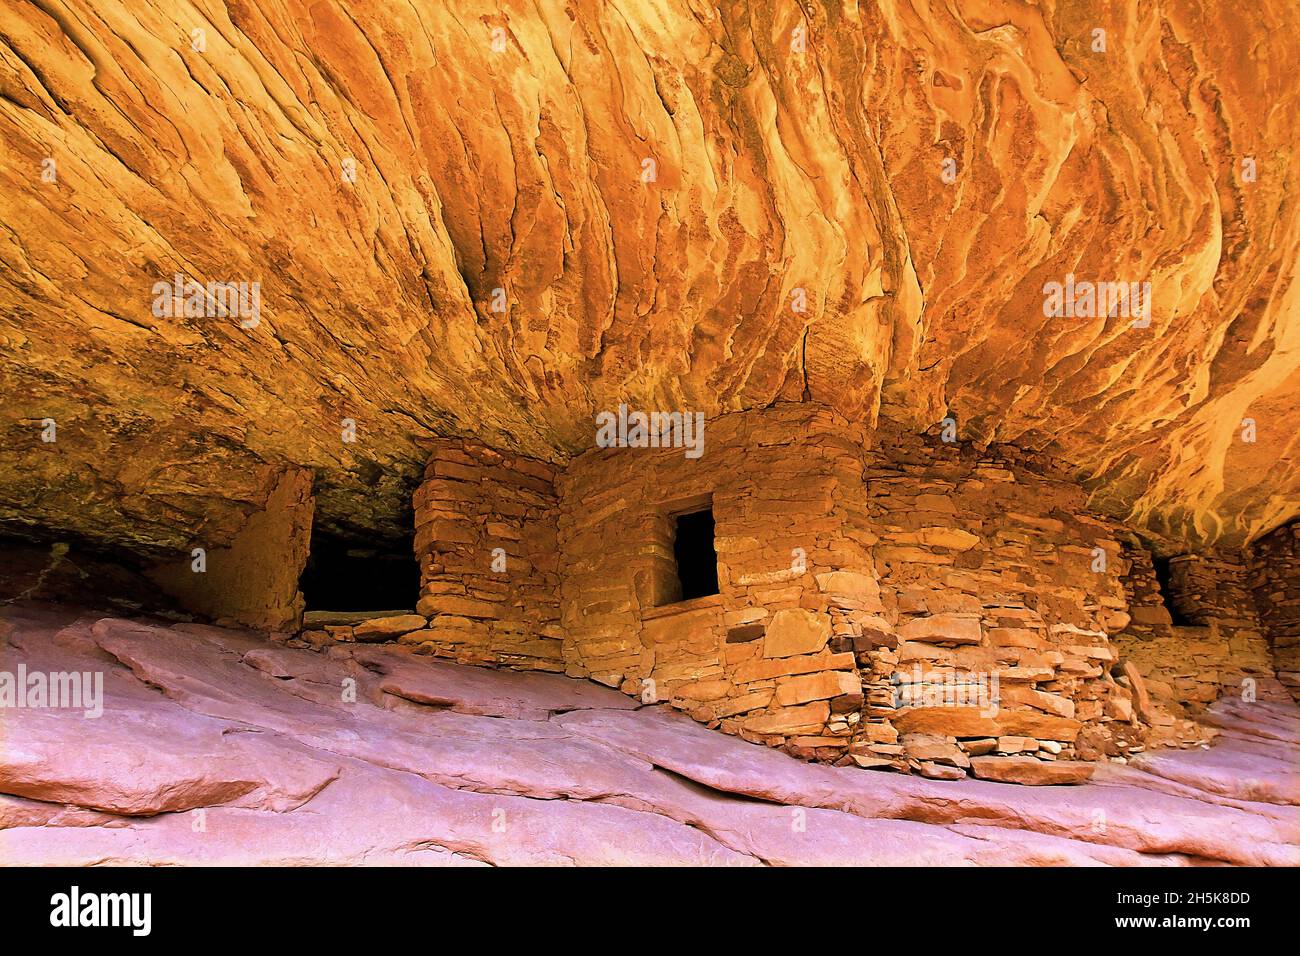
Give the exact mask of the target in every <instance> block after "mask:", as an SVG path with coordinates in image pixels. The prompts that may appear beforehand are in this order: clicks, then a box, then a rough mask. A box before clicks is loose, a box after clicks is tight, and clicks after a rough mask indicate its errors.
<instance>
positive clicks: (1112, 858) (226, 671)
mask: <svg viewBox="0 0 1300 956" xmlns="http://www.w3.org/2000/svg"><path fill="white" fill-rule="evenodd" d="M19 664H22V665H24V666H26V667H28V668H31V669H43V670H45V671H68V670H76V671H90V672H95V673H101V674H102V675H103V683H104V716H103V717H101V718H99V719H98V720H96V719H92V718H88V717H86V716H85V714H84V713H82V712H79V711H73V710H70V709H65V710H51V709H43V710H42V709H30V710H22V709H14V708H6V709H5V710H3V711H0V862H5V863H12V864H19V863H31V864H34V863H47V864H65V865H86V864H109V863H123V864H150V865H158V864H162V865H183V864H213V865H249V864H284V865H306V864H314V863H355V864H400V865H436V866H477V865H484V864H492V865H557V864H591V865H692V866H754V865H764V864H766V865H801V864H802V865H831V866H883V865H944V866H983V865H1036V866H1043V865H1072V866H1079V865H1113V866H1132V865H1153V866H1156V865H1158V866H1181V865H1187V864H1191V863H1196V864H1203V863H1235V864H1245V865H1290V866H1295V865H1300V849H1297V847H1300V810H1298V809H1297V807H1296V806H1295V803H1294V797H1295V794H1294V787H1293V785H1294V779H1293V777H1294V768H1295V767H1296V766H1297V763H1296V759H1297V756H1298V755H1300V747H1297V746H1296V744H1295V743H1294V742H1293V733H1292V732H1293V729H1294V727H1295V726H1296V723H1295V721H1296V713H1295V711H1294V709H1293V708H1292V709H1287V708H1282V707H1281V706H1280V705H1269V706H1268V709H1260V710H1257V711H1256V710H1252V709H1250V708H1249V707H1248V706H1242V705H1239V704H1227V705H1225V706H1224V707H1222V708H1219V710H1218V711H1217V712H1216V713H1217V719H1220V720H1222V721H1223V722H1225V723H1231V724H1232V729H1231V731H1225V738H1224V744H1223V749H1219V748H1217V747H1216V748H1212V749H1211V750H1208V751H1200V750H1196V751H1164V752H1159V753H1153V754H1151V755H1150V756H1149V757H1148V758H1145V759H1144V760H1143V761H1142V762H1141V763H1143V764H1146V765H1147V766H1145V767H1135V766H1126V767H1118V766H1115V767H1112V766H1108V765H1102V766H1101V767H1100V768H1098V769H1099V770H1100V771H1105V772H1104V773H1098V774H1097V775H1096V776H1097V781H1098V782H1086V783H1080V784H1078V785H1076V786H1070V787H1056V786H1044V787H1033V788H1025V787H1017V786H1008V785H1006V784H1004V783H997V782H990V781H986V780H975V779H965V780H957V781H946V780H928V779H924V778H922V777H920V776H905V775H899V774H887V773H876V772H871V771H866V770H859V769H854V768H834V767H829V766H825V765H815V764H808V763H804V762H802V761H799V760H796V759H794V758H792V757H789V756H787V755H785V754H783V753H781V752H779V751H775V750H771V749H768V748H764V747H761V746H758V745H754V744H748V743H746V742H744V741H743V740H740V739H738V738H735V737H730V736H726V735H724V734H721V733H718V732H716V731H710V730H708V729H707V728H704V727H702V726H700V725H699V724H697V723H695V722H694V721H692V720H690V719H689V718H687V717H685V716H683V715H681V714H678V713H676V712H673V711H670V710H668V709H667V708H665V707H662V706H654V707H644V706H641V705H640V703H639V702H638V701H636V700H634V699H631V698H628V697H626V696H624V695H622V694H619V693H618V692H616V691H613V690H610V689H608V688H605V687H601V686H599V685H596V684H593V683H590V682H585V681H575V680H571V679H569V678H565V677H560V676H557V675H547V674H527V673H517V672H512V671H508V670H497V669H489V668H476V667H468V666H462V665H456V664H449V663H446V662H443V661H437V660H431V659H429V658H427V657H422V656H418V655H414V654H412V653H410V652H409V651H406V650H405V649H402V648H399V647H394V646H388V645H385V646H374V645H371V646H361V645H355V646H354V645H349V646H347V647H336V648H333V649H331V651H330V652H328V653H326V654H318V653H314V652H311V651H307V650H301V649H295V648H290V647H285V646H283V645H276V644H270V643H267V642H266V641H265V640H263V639H262V638H261V637H260V636H259V635H257V634H254V633H251V632H245V631H238V630H226V629H222V628H215V627H210V626H205V625H195V624H179V625H177V624H168V623H165V622H161V621H131V620H124V619H120V618H102V617H100V616H98V615H84V614H83V615H78V614H76V613H73V612H68V611H64V610H59V609H33V608H21V609H20V608H12V607H11V608H7V609H3V610H0V670H6V671H12V670H14V669H15V668H16V667H17V666H18V665H19ZM1229 733H1230V734H1232V735H1235V736H1231V737H1229V736H1227V735H1228V734H1229ZM981 759H984V758H974V760H973V761H972V763H975V762H976V761H979V760H981ZM1025 759H1034V758H1025ZM1036 762H1037V763H1040V764H1043V765H1048V764H1047V762H1045V761H1036ZM1062 765H1065V764H1064V762H1062ZM1076 766H1077V765H1076ZM1083 766H1084V767H1086V768H1087V769H1089V770H1091V769H1092V765H1083ZM1049 772H1051V771H1049ZM1069 772H1071V773H1073V772H1076V771H1073V770H1071V771H1069ZM200 811H202V813H203V814H204V818H203V819H204V826H203V827H202V828H196V827H195V821H196V816H195V815H196V814H197V813H199V812H200Z"/></svg>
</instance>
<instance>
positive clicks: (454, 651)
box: [400, 440, 564, 671]
mask: <svg viewBox="0 0 1300 956" xmlns="http://www.w3.org/2000/svg"><path fill="white" fill-rule="evenodd" d="M554 483H555V472H554V469H553V468H552V467H551V466H550V465H548V464H546V463H545V462H541V461H537V460H534V459H531V458H523V457H519V456H510V455H503V454H501V453H500V452H497V451H494V450H493V449H491V448H488V447H486V446H484V445H482V444H479V443H477V442H473V441H462V440H447V441H442V442H439V443H438V445H437V447H436V448H435V449H434V451H433V454H432V456H431V457H430V459H429V462H428V465H427V466H426V467H425V472H424V481H423V482H422V483H421V485H420V487H419V488H418V489H417V491H416V493H415V497H414V504H415V552H416V555H417V556H418V557H419V559H420V600H419V603H418V604H417V605H416V612H417V613H418V614H419V615H422V616H424V617H426V618H428V626H427V627H425V628H421V629H419V630H416V631H412V632H409V633H406V634H404V635H402V637H401V638H400V640H401V642H402V643H405V644H410V645H414V646H416V647H418V648H420V649H421V650H422V651H424V652H426V653H432V654H434V655H436V656H439V657H449V658H452V659H454V660H457V661H460V662H462V663H472V664H485V663H496V664H505V665H508V666H512V667H520V668H526V669H530V670H546V671H560V670H563V669H564V665H563V662H562V655H561V640H560V630H559V627H558V618H559V590H560V580H559V573H558V548H557V545H556V518H557V506H556V499H555V484H554Z"/></svg>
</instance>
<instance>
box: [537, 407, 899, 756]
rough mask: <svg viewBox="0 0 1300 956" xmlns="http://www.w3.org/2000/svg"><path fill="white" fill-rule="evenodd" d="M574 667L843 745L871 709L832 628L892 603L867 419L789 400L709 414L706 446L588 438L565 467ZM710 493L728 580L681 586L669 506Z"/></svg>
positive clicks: (798, 736) (642, 692) (807, 739)
mask: <svg viewBox="0 0 1300 956" xmlns="http://www.w3.org/2000/svg"><path fill="white" fill-rule="evenodd" d="M559 488H560V500H561V515H560V545H561V548H562V551H563V567H564V569H565V573H564V575H563V585H562V588H563V590H562V597H563V600H562V607H563V613H562V624H563V628H564V633H565V662H566V665H567V672H568V673H569V674H570V675H573V676H578V677H590V678H592V679H594V680H597V681H600V682H602V683H605V684H608V685H610V686H614V687H620V688H622V689H623V690H624V691H626V692H627V693H629V694H633V695H637V696H640V697H641V698H642V699H643V700H646V701H659V700H662V701H668V702H669V703H670V704H671V705H672V706H674V707H677V708H679V709H681V710H684V711H686V712H687V713H689V714H690V715H691V716H693V717H695V718H696V719H697V720H701V721H703V722H705V723H707V724H709V725H710V726H713V727H719V728H721V729H722V730H724V731H727V732H730V733H736V734H739V735H741V736H743V737H745V738H747V739H750V740H755V741H762V742H764V743H769V744H783V745H785V746H786V747H787V749H789V750H791V751H793V752H795V753H798V754H801V755H804V756H810V757H821V758H824V759H829V758H833V757H836V756H842V755H843V754H844V753H845V751H846V748H847V745H848V741H849V739H850V737H851V734H852V731H853V725H854V724H855V723H856V722H857V720H858V719H860V717H859V711H860V709H861V706H862V695H861V685H860V681H859V679H858V676H857V673H856V671H855V666H854V665H855V662H854V658H853V654H852V653H848V652H839V653H837V652H836V651H834V650H833V649H832V648H831V646H830V643H831V635H832V632H833V631H835V632H837V633H838V632H841V631H843V630H844V629H845V628H846V627H847V622H850V621H869V620H871V619H873V617H874V615H876V614H877V613H878V612H879V611H880V610H881V606H880V602H879V596H878V593H877V588H876V581H875V575H874V571H873V568H872V564H871V558H870V553H869V547H868V545H869V540H870V539H869V536H867V535H865V534H864V533H862V532H858V531H853V530H851V529H849V528H848V527H847V526H848V524H849V515H850V514H851V512H852V511H853V509H854V508H855V507H859V508H860V502H861V499H862V462H861V437H860V433H858V432H856V431H855V429H854V428H853V427H852V426H850V425H849V424H848V423H847V422H846V421H844V420H843V419H841V418H840V417H839V416H838V415H835V414H834V413H832V412H830V411H829V410H826V409H822V408H819V407H817V406H807V405H785V406H777V407H776V408H774V409H771V410H767V411H764V412H761V413H744V414H735V415H728V416H723V417H721V418H719V419H715V420H714V421H711V422H709V424H708V428H707V430H706V434H705V451H704V454H703V456H702V457H700V458H698V459H688V458H686V457H685V456H684V454H683V452H682V450H680V449H637V448H615V449H606V450H598V451H593V452H589V453H587V454H585V455H583V456H581V457H580V458H578V459H577V460H575V461H574V462H573V463H571V465H570V467H569V468H567V469H566V470H565V471H564V472H563V474H562V475H561V477H560V480H559ZM707 504H711V506H712V510H713V515H714V520H715V522H716V526H715V546H716V549H717V553H718V586H719V591H720V593H719V594H717V595H715V596H712V597H703V598H697V599H695V600H692V601H686V602H681V603H669V602H671V601H673V599H674V597H675V595H674V594H673V588H674V586H675V583H676V577H675V573H674V563H673V552H672V547H673V534H674V526H673V515H674V513H680V512H681V511H684V510H693V509H695V508H698V507H700V506H702V505H707Z"/></svg>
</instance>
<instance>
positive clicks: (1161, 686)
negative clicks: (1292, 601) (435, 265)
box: [1115, 539, 1273, 745]
mask: <svg viewBox="0 0 1300 956" xmlns="http://www.w3.org/2000/svg"><path fill="white" fill-rule="evenodd" d="M1124 554H1125V558H1126V560H1127V562H1128V565H1129V571H1128V573H1127V574H1126V575H1125V578H1124V584H1125V589H1126V595H1127V600H1128V602H1129V609H1130V614H1131V617H1132V620H1131V622H1130V624H1129V626H1128V627H1127V628H1125V629H1124V630H1123V631H1122V632H1121V633H1119V634H1117V635H1116V637H1115V644H1116V646H1117V647H1118V649H1119V651H1120V653H1121V654H1122V655H1123V656H1124V658H1125V659H1127V660H1129V661H1131V662H1132V663H1133V664H1134V666H1135V667H1136V668H1137V670H1138V671H1139V672H1140V674H1141V676H1142V682H1143V685H1144V692H1145V695H1146V696H1147V697H1148V698H1149V703H1148V705H1147V706H1146V707H1145V708H1144V713H1143V714H1142V717H1143V720H1144V722H1145V723H1147V724H1148V725H1149V728H1148V731H1147V733H1146V742H1147V743H1148V744H1159V745H1167V744H1194V743H1199V742H1201V741H1203V740H1204V739H1205V737H1206V730H1205V728H1204V727H1202V726H1200V725H1199V724H1197V723H1196V722H1195V720H1194V718H1195V716H1196V715H1197V714H1199V713H1200V712H1201V711H1203V710H1204V709H1205V708H1206V707H1207V706H1208V705H1209V704H1211V703H1213V702H1214V701H1215V700H1217V699H1218V698H1219V697H1220V696H1222V695H1223V694H1225V693H1227V694H1237V695H1240V694H1242V693H1261V692H1265V693H1267V692H1268V691H1269V690H1270V689H1271V684H1272V678H1273V667H1272V662H1271V660H1270V658H1269V652H1268V646H1267V644H1266V643H1265V641H1264V637H1263V630H1262V627H1261V624H1260V622H1259V619H1258V617H1257V615H1256V611H1255V603H1254V600H1253V598H1252V595H1251V593H1250V591H1249V589H1248V587H1247V582H1246V571H1245V568H1244V567H1243V565H1242V564H1241V562H1240V561H1238V560H1236V559H1234V558H1232V557H1228V556H1223V555H1181V556H1179V557H1175V558H1172V559H1170V562H1169V588H1168V594H1166V593H1164V592H1163V591H1162V589H1161V587H1160V583H1159V581H1158V580H1157V577H1156V573H1155V567H1154V562H1153V559H1152V556H1151V553H1150V552H1149V551H1148V550H1147V548H1146V547H1145V546H1144V545H1143V544H1142V542H1140V541H1138V540H1137V539H1131V540H1129V541H1128V542H1126V543H1125V549H1124ZM1166 599H1168V601H1169V603H1170V604H1172V605H1173V607H1174V608H1175V609H1176V610H1177V611H1178V613H1179V615H1180V616H1181V617H1182V618H1183V619H1184V620H1186V621H1189V622H1191V623H1190V624H1178V625H1176V624H1174V622H1173V617H1172V616H1171V614H1170V612H1169V609H1168V607H1167V606H1166V603H1165V602H1166ZM1261 685H1263V686H1262V687H1261Z"/></svg>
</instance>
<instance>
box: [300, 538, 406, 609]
mask: <svg viewBox="0 0 1300 956" xmlns="http://www.w3.org/2000/svg"><path fill="white" fill-rule="evenodd" d="M412 545H413V542H412V541H406V542H404V543H403V544H401V545H388V544H385V545H384V546H381V547H375V546H367V545H362V544H358V543H357V542H355V541H348V540H346V539H343V538H338V537H334V536H332V535H328V534H324V533H321V532H319V531H315V530H313V531H312V536H311V554H310V555H309V556H308V557H307V566H306V567H305V568H304V569H303V572H302V579H301V582H300V583H299V585H298V587H299V589H300V590H301V591H302V596H303V601H304V603H305V604H306V606H307V610H308V611H409V610H411V609H412V608H414V607H415V602H416V600H417V599H418V598H419V596H420V564H419V562H418V561H416V560H415V551H414V548H413V546H412Z"/></svg>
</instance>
